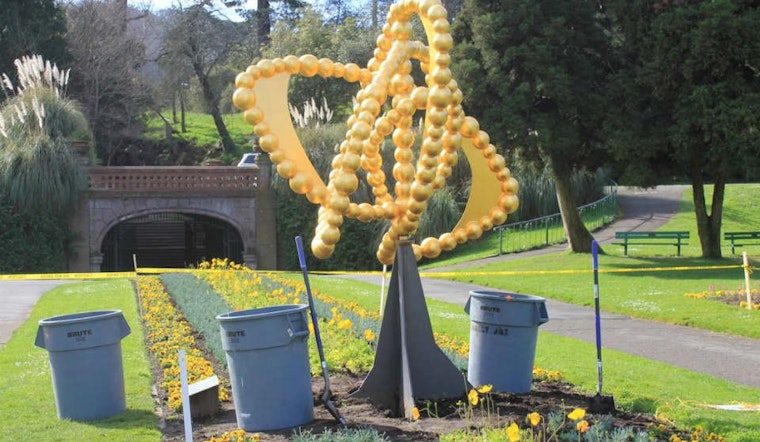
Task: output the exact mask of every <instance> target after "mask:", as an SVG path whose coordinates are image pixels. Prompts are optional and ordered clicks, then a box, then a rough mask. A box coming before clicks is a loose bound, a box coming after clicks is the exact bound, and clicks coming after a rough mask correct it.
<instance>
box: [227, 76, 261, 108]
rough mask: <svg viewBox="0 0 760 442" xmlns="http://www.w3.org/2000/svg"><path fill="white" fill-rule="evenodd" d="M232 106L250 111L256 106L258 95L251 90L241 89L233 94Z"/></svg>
mask: <svg viewBox="0 0 760 442" xmlns="http://www.w3.org/2000/svg"><path fill="white" fill-rule="evenodd" d="M243 75H247V74H243ZM232 104H234V105H235V107H236V108H238V109H241V110H246V109H250V108H252V107H254V106H255V105H256V94H254V93H253V90H251V89H248V88H242V87H239V88H237V89H235V93H233V94H232Z"/></svg>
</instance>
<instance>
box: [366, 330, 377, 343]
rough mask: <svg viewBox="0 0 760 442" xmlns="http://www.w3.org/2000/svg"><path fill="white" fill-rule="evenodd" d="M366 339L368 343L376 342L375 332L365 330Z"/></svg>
mask: <svg viewBox="0 0 760 442" xmlns="http://www.w3.org/2000/svg"><path fill="white" fill-rule="evenodd" d="M364 339H366V340H368V341H374V340H375V332H373V331H372V330H370V329H366V330H364Z"/></svg>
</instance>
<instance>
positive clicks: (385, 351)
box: [353, 242, 469, 419]
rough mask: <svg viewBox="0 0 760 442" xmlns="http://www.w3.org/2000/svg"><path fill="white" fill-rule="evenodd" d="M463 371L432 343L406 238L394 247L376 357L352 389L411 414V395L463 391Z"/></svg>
mask: <svg viewBox="0 0 760 442" xmlns="http://www.w3.org/2000/svg"><path fill="white" fill-rule="evenodd" d="M468 388H469V384H468V382H467V380H466V379H465V377H464V374H463V373H462V372H461V371H459V369H458V368H457V367H456V366H455V365H454V364H453V363H452V362H451V360H450V359H449V358H448V357H447V356H446V355H445V354H444V353H443V351H441V349H440V348H439V347H438V346H437V345H436V343H435V339H434V337H433V330H432V328H431V326H430V316H429V315H428V310H427V304H426V303H425V295H424V293H423V291H422V281H420V275H419V272H418V270H417V262H416V261H415V259H414V252H413V251H412V246H411V243H410V242H401V243H399V245H398V246H397V247H396V259H395V261H394V263H393V274H392V276H391V282H390V286H389V287H388V299H387V301H386V304H385V312H384V315H383V322H382V325H381V327H380V337H379V338H378V342H377V351H376V353H375V363H374V365H373V366H372V370H370V372H369V374H368V375H367V378H366V379H365V380H364V382H363V383H362V386H361V387H360V388H359V390H357V391H356V392H355V393H354V394H353V395H354V396H359V397H367V398H369V400H370V401H371V402H372V403H373V404H375V405H376V406H379V407H383V408H387V409H389V410H390V411H391V413H392V414H393V415H394V416H397V417H400V416H405V417H406V418H408V419H411V418H412V409H413V408H414V406H415V405H414V400H415V399H444V398H457V397H464V396H465V394H466V393H467V389H468Z"/></svg>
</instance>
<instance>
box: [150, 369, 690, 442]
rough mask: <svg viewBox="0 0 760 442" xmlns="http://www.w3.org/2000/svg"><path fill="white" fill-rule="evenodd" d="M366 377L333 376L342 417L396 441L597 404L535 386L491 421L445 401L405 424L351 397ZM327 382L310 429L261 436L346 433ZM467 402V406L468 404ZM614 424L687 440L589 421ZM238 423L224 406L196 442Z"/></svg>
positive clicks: (176, 434)
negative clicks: (328, 403) (331, 406)
mask: <svg viewBox="0 0 760 442" xmlns="http://www.w3.org/2000/svg"><path fill="white" fill-rule="evenodd" d="M364 377H365V376H364V375H361V376H357V375H348V374H341V375H333V376H331V377H330V385H331V391H332V393H333V401H334V403H335V404H336V405H337V407H338V409H339V411H340V413H341V414H342V415H343V417H344V418H345V419H346V421H347V425H348V427H350V428H365V427H372V428H375V429H376V430H378V431H379V432H381V433H384V434H385V435H386V436H387V437H388V439H389V440H392V441H436V440H438V438H439V435H441V434H445V433H451V432H454V431H457V430H463V429H466V428H474V427H477V426H479V425H482V424H483V423H484V420H485V419H487V420H488V424H489V425H491V426H497V425H499V426H502V427H504V426H506V425H508V424H509V423H510V422H517V423H518V425H520V426H521V427H524V426H525V425H526V424H525V417H526V416H527V415H528V414H529V413H532V412H537V413H539V414H541V415H542V416H544V417H546V416H548V415H549V413H551V412H557V411H564V412H565V413H569V412H570V411H572V410H573V409H574V408H584V409H587V408H588V406H589V401H590V400H591V399H592V397H590V396H586V395H583V394H580V393H578V392H577V391H575V389H574V387H573V386H572V385H570V384H567V383H564V382H557V381H541V382H534V385H533V390H532V392H531V393H530V394H525V395H514V394H503V393H491V394H489V397H490V400H491V401H492V402H493V407H492V410H495V413H491V414H490V415H489V416H484V415H483V413H481V411H480V410H481V408H480V407H473V410H474V415H473V416H471V417H467V418H463V416H462V415H461V413H460V412H459V411H458V410H461V409H462V407H461V406H459V407H458V406H457V405H456V402H457V400H446V401H439V402H438V403H437V404H436V406H433V405H432V404H429V405H428V406H427V409H428V410H430V411H431V412H433V413H432V414H435V415H437V417H431V416H430V413H429V412H428V411H427V410H426V404H424V403H418V404H417V406H418V408H419V409H420V412H421V417H420V419H419V420H417V421H414V422H409V421H407V420H406V419H403V418H397V417H393V416H390V415H389V413H388V412H387V411H384V410H380V409H378V408H376V407H375V406H374V405H373V404H371V403H370V402H369V401H368V400H367V399H364V398H357V397H352V396H351V393H352V392H354V391H356V389H357V388H358V387H359V386H360V385H361V382H362V381H363V380H364ZM323 387H324V381H323V380H322V379H321V378H315V379H314V380H313V384H312V391H313V394H314V400H315V402H314V404H315V405H314V413H315V420H314V421H313V422H311V423H309V424H307V425H303V426H301V427H299V428H297V429H285V430H280V431H271V432H266V433H261V440H262V441H276V442H280V441H289V440H291V437H292V435H293V433H294V431H299V430H300V431H304V432H305V431H310V432H312V433H313V434H321V433H323V432H324V431H325V430H327V429H330V430H337V429H339V428H340V427H341V425H340V424H339V423H337V422H336V421H335V419H333V417H332V416H331V415H330V414H329V412H328V411H327V409H326V408H325V407H324V405H323V404H322V403H321V401H320V399H319V398H320V396H321V394H322V389H323ZM462 400H466V399H465V398H462ZM166 417H167V418H166V419H164V420H163V428H162V431H163V433H164V440H165V441H172V442H174V441H177V442H179V441H183V440H184V428H183V423H182V420H181V417H180V416H177V415H176V414H174V415H172V414H169V415H166ZM600 418H603V419H609V420H610V421H611V424H612V425H613V427H614V428H618V427H631V428H632V429H634V430H653V429H656V431H657V432H658V440H667V439H668V438H669V435H670V434H679V435H680V436H681V437H685V436H686V435H685V434H683V433H682V432H677V431H676V429H675V428H672V427H669V426H666V425H664V424H663V423H662V422H660V421H657V420H656V419H655V418H654V417H653V416H650V415H644V414H636V413H628V412H624V411H619V410H616V411H614V412H613V413H612V414H610V415H605V416H594V415H589V414H587V415H586V420H588V422H589V423H590V424H592V425H593V424H594V422H596V421H597V420H598V419H600ZM237 428H238V426H237V422H236V420H235V410H234V408H233V405H232V404H231V403H224V404H222V407H221V410H220V412H219V413H218V414H216V415H215V416H213V417H210V418H206V419H204V420H201V421H197V422H194V424H193V433H194V439H195V440H198V441H202V440H207V439H210V438H211V437H212V436H220V435H222V434H223V433H224V432H226V431H232V430H235V429H237Z"/></svg>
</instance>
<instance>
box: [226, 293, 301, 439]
mask: <svg viewBox="0 0 760 442" xmlns="http://www.w3.org/2000/svg"><path fill="white" fill-rule="evenodd" d="M308 307H309V306H308V305H305V304H297V305H281V306H273V307H265V308H259V309H252V310H243V311H239V312H232V313H224V314H221V315H219V316H217V317H216V319H217V320H218V321H219V325H220V330H221V335H222V348H224V351H225V353H226V356H227V366H228V368H229V372H230V383H231V384H232V398H233V400H234V401H235V417H236V418H237V424H238V426H239V427H240V428H242V429H243V430H245V431H269V430H279V429H282V428H291V427H296V426H298V425H303V424H306V423H309V422H311V421H313V420H314V399H313V398H312V393H311V373H310V371H309V347H308V337H309V329H308V326H307V320H306V309H307V308H308Z"/></svg>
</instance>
